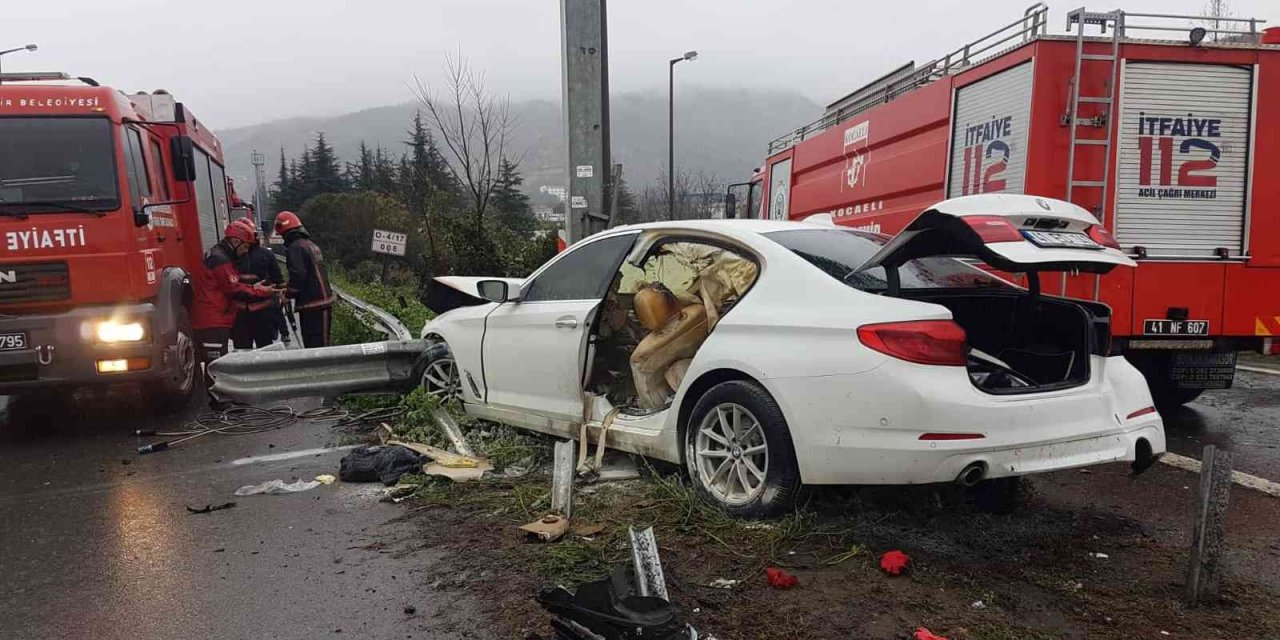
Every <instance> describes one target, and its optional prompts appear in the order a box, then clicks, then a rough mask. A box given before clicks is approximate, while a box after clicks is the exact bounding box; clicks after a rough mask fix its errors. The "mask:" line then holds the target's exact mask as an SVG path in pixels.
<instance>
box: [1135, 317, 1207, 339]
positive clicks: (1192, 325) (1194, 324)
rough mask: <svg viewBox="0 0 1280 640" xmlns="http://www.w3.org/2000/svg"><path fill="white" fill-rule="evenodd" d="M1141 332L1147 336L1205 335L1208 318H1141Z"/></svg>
mask: <svg viewBox="0 0 1280 640" xmlns="http://www.w3.org/2000/svg"><path fill="white" fill-rule="evenodd" d="M1142 333H1143V335H1148V336H1207V335H1209V321H1208V320H1143V321H1142Z"/></svg>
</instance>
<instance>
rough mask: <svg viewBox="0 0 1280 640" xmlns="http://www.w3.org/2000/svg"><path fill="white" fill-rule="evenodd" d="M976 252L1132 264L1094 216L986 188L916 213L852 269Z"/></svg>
mask: <svg viewBox="0 0 1280 640" xmlns="http://www.w3.org/2000/svg"><path fill="white" fill-rule="evenodd" d="M930 256H973V257H976V258H978V259H979V260H982V261H983V262H985V263H987V264H989V265H991V266H992V267H994V268H996V269H999V270H1001V271H1008V272H1031V271H1073V272H1074V271H1081V272H1088V273H1107V272H1108V271H1111V270H1112V269H1114V268H1115V267H1116V266H1129V267H1132V266H1135V263H1134V262H1133V260H1131V259H1129V258H1128V257H1127V256H1125V255H1124V254H1123V253H1121V252H1120V250H1119V249H1118V248H1116V247H1115V246H1114V239H1112V238H1111V237H1110V234H1108V233H1106V231H1105V230H1103V229H1102V228H1101V227H1100V226H1099V225H1098V220H1097V218H1094V217H1093V215H1092V214H1090V213H1089V212H1088V211H1085V210H1084V209H1082V208H1081V207H1079V206H1076V205H1074V204H1071V203H1069V202H1064V201H1062V200H1054V199H1051V198H1040V197H1036V196H1026V195H1014V194H983V195H975V196H964V197H960V198H952V199H950V200H944V201H942V202H939V203H938V204H935V205H934V206H932V207H930V208H929V209H928V210H926V211H925V212H924V213H921V214H920V215H919V216H917V217H916V219H915V220H913V221H912V222H911V224H909V225H907V226H906V227H905V228H904V229H903V230H902V231H901V232H900V233H899V234H898V235H896V236H894V237H893V239H892V240H890V241H889V242H888V243H887V244H885V245H884V246H883V247H881V248H880V250H879V251H877V252H876V253H875V255H873V256H871V257H870V258H868V259H867V261H866V262H864V263H863V264H862V265H861V266H860V267H858V269H857V271H866V270H868V269H872V268H875V267H898V266H900V265H902V264H903V263H905V262H907V261H909V260H914V259H916V258H924V257H930Z"/></svg>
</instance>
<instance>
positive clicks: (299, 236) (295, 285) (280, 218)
mask: <svg viewBox="0 0 1280 640" xmlns="http://www.w3.org/2000/svg"><path fill="white" fill-rule="evenodd" d="M275 229H276V233H277V234H279V235H280V237H281V238H283V239H284V247H285V269H286V270H287V271H288V272H289V288H288V290H287V295H288V296H289V297H290V298H292V299H293V301H294V304H295V305H296V308H297V310H298V324H299V325H300V327H299V329H300V330H301V332H302V346H304V347H306V348H311V347H325V346H328V345H329V320H330V316H329V314H330V307H332V306H333V290H332V289H330V288H329V277H328V276H327V275H326V274H325V270H324V256H323V255H322V254H321V253H320V247H317V246H316V243H314V242H312V241H311V236H310V235H309V234H307V230H306V229H305V228H304V227H303V226H302V220H299V219H298V216H297V214H295V213H293V212H292V211H281V212H280V213H279V214H277V215H276V225H275Z"/></svg>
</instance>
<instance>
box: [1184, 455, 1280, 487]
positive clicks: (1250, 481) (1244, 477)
mask: <svg viewBox="0 0 1280 640" xmlns="http://www.w3.org/2000/svg"><path fill="white" fill-rule="evenodd" d="M1160 462H1163V463H1165V464H1167V465H1169V466H1171V467H1175V468H1178V469H1182V470H1184V471H1190V472H1191V473H1200V461H1199V460H1196V459H1195V458H1188V457H1186V456H1180V455H1178V454H1176V453H1166V454H1164V455H1163V456H1160ZM1231 481H1232V482H1234V483H1236V484H1238V485H1240V486H1242V487H1245V488H1247V489H1253V490H1254V491H1261V492H1263V493H1265V494H1267V495H1269V496H1271V497H1273V498H1280V482H1272V481H1270V480H1265V479H1263V478H1259V477H1258V476H1251V475H1249V474H1247V473H1244V472H1243V471H1232V472H1231Z"/></svg>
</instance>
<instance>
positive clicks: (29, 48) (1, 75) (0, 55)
mask: <svg viewBox="0 0 1280 640" xmlns="http://www.w3.org/2000/svg"><path fill="white" fill-rule="evenodd" d="M36 49H39V47H37V46H36V45H34V44H29V45H27V46H25V47H14V48H13V49H5V50H4V51H0V58H3V57H4V55H5V54H7V53H14V52H16V51H35V50H36ZM2 82H4V70H3V69H0V83H2Z"/></svg>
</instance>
